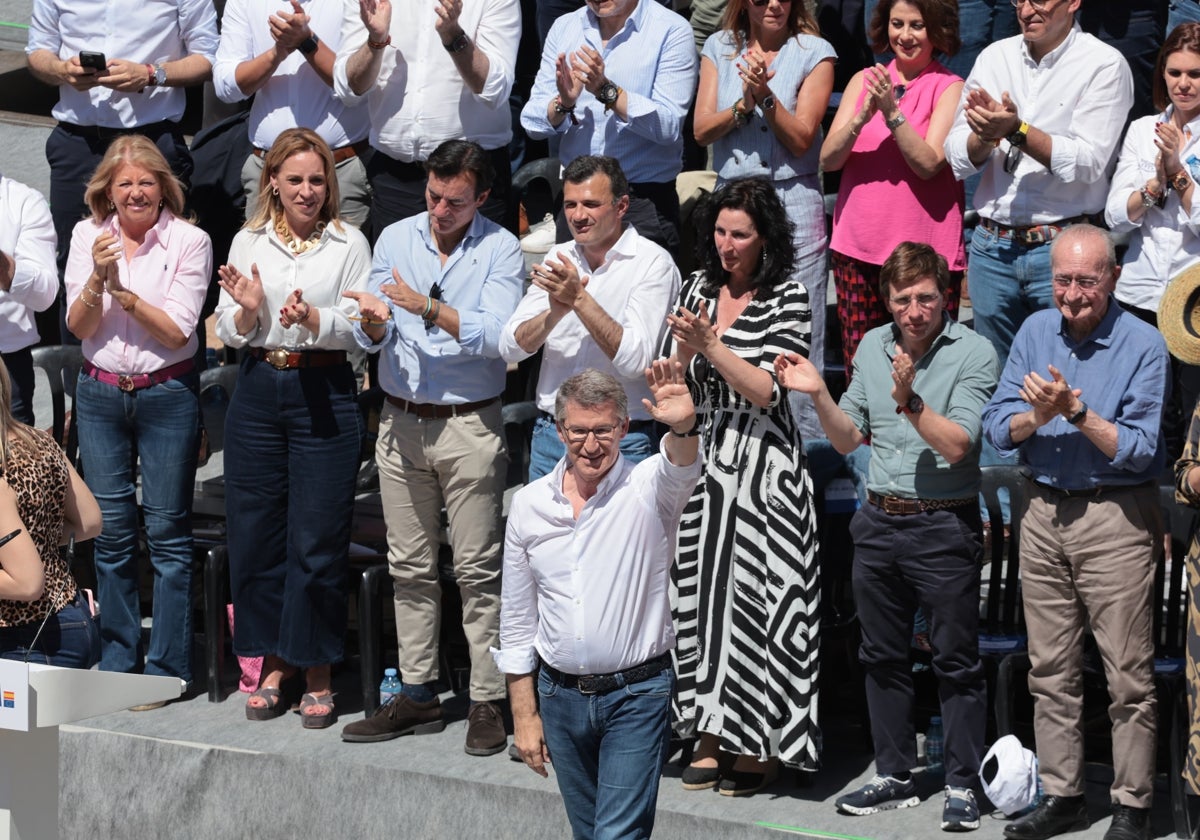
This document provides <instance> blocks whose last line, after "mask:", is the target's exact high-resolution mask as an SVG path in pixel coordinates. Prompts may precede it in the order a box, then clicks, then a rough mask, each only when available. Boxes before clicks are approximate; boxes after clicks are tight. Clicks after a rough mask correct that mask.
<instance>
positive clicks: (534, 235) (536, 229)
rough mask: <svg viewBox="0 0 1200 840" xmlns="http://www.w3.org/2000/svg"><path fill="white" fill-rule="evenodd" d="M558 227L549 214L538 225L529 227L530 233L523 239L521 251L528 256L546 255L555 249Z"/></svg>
mask: <svg viewBox="0 0 1200 840" xmlns="http://www.w3.org/2000/svg"><path fill="white" fill-rule="evenodd" d="M557 235H558V231H557V225H556V223H555V221H554V216H552V215H550V214H549V213H547V214H546V217H545V218H544V219H542V220H541V221H540V222H538V223H537V224H533V225H530V226H529V233H527V234H525V235H524V236H522V237H521V250H522V251H524V252H525V253H526V254H544V253H546V252H547V251H549V250H550V249H551V248H553V247H554V240H555V239H556V238H557Z"/></svg>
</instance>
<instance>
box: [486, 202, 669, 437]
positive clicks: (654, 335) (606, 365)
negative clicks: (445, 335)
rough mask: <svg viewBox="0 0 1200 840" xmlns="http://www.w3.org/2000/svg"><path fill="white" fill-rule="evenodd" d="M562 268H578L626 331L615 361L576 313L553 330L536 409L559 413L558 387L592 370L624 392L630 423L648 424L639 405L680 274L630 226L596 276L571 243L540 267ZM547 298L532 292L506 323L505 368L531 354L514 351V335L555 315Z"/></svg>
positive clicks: (503, 337)
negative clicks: (612, 378)
mask: <svg viewBox="0 0 1200 840" xmlns="http://www.w3.org/2000/svg"><path fill="white" fill-rule="evenodd" d="M547 260H555V261H558V262H562V261H564V260H566V261H568V262H571V263H573V264H574V265H575V268H576V270H577V271H578V272H579V276H580V278H581V279H582V278H583V277H587V278H588V286H587V291H588V294H590V295H591V296H592V297H593V298H595V299H596V303H598V304H600V307H601V308H602V309H603V310H604V311H605V312H607V313H608V315H609V317H611V318H612V319H613V320H615V321H616V322H617V323H619V324H620V325H621V329H622V331H623V333H622V336H621V344H620V346H619V347H618V348H617V355H616V356H615V357H614V358H612V359H610V358H608V356H607V355H605V353H604V351H603V350H601V349H600V345H598V344H596V340H595V339H594V338H592V335H591V333H589V332H588V330H587V327H586V326H584V324H583V322H582V321H580V320H579V316H578V315H576V314H575V313H574V312H571V313H569V314H568V315H567V316H566V317H565V318H563V319H562V320H561V321H559V322H558V324H557V325H555V327H554V329H553V330H551V332H550V335H549V337H547V339H546V343H545V345H544V347H545V350H544V352H543V354H542V369H541V373H540V374H539V375H538V384H537V404H538V408H540V409H541V410H542V411H545V412H547V413H549V414H553V413H554V398H555V396H557V394H558V386H559V385H560V384H562V382H563V381H565V380H566V379H567V378H568V377H570V376H573V375H574V374H576V373H579V372H581V371H584V370H587V369H588V368H595V369H596V370H600V371H604V372H605V373H610V374H612V375H613V376H615V377H616V378H617V379H619V380H620V381H621V384H622V385H624V386H625V393H626V394H627V395H628V396H629V416H630V417H631V418H633V419H634V420H649V419H650V414H649V413H648V412H647V411H646V409H645V407H644V406H643V405H642V399H643V398H645V399H650V389H649V388H648V387H647V386H646V376H645V372H646V368H648V367H650V363H651V362H652V361H654V360H655V359H657V358H658V356H659V348H661V347H662V340H663V336H664V335H666V329H667V313H668V312H669V311H670V310H671V307H672V306H673V305H674V303H675V299H676V298H677V297H679V285H680V276H679V268H678V267H677V266H676V265H675V261H674V260H673V259H671V255H670V254H668V253H667V252H666V251H665V250H663V249H662V248H660V247H659V246H658V245H655V244H654V243H653V242H651V241H650V240H649V239H646V238H644V237H642V236H640V235H639V234H638V232H637V231H636V230H634V228H633V226H632V225H627V226H626V227H625V231H624V232H623V233H622V234H621V238H620V239H618V240H617V242H616V244H615V245H613V247H612V249H611V250H609V252H608V254H607V256H606V258H605V260H604V264H603V265H601V266H598V267H596V268H595V269H593V268H592V267H590V266H589V265H588V264H587V260H586V259H585V258H584V256H583V252H582V251H581V250H580V249H579V248H578V247H576V245H575V243H574V242H567V243H564V244H562V245H556V246H555V247H554V248H553V249H552V250H551V251H550V253H548V254H546V257H545V259H544V260H542V262H546V261H547ZM549 300H550V298H549V296H548V295H547V294H546V292H545V291H543V290H542V289H539V288H538V287H537V286H530V287H529V291H527V292H526V293H525V297H524V298H523V299H522V300H521V303H520V304H519V305H518V306H517V311H516V312H514V313H513V316H512V317H511V318H509V319H508V323H507V324H506V325H505V326H504V332H503V333H502V334H501V336H500V355H501V356H502V357H503V358H504V360H505V361H506V362H519V361H521V360H522V359H527V358H529V357H530V356H532V355H533V353H528V352H526V351H525V350H524V349H523V348H522V347H521V345H520V344H518V343H517V329H518V328H519V327H520V326H521V325H522V324H524V323H525V322H526V321H528V320H529V319H530V318H533V317H535V316H537V315H540V314H541V313H542V312H545V311H546V310H547V309H549V308H550V303H549Z"/></svg>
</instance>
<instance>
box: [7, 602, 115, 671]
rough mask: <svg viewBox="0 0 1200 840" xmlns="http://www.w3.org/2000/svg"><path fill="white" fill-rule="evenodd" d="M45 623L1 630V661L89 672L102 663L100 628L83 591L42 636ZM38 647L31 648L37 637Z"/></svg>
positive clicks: (51, 617)
mask: <svg viewBox="0 0 1200 840" xmlns="http://www.w3.org/2000/svg"><path fill="white" fill-rule="evenodd" d="M41 625H42V622H40V621H34V622H30V623H29V624H21V625H18V626H17V627H0V659H12V660H15V661H17V662H38V663H41V664H43V665H57V666H59V667H61V668H83V669H85V670H86V669H88V668H91V667H92V666H93V665H95V664H96V663H97V662H99V661H100V629H99V628H98V627H97V626H96V622H95V620H93V618H92V613H91V611H90V610H89V609H88V605H87V598H85V597H84V595H83V593H82V592H77V593H76V594H75V600H73V601H72V602H71V603H69V604H67V605H66V606H65V607H63V608H62V609H61V610H59V611H58V612H56V613H55V614H54V615H52V616H50V618H49V620H48V621H47V622H46V626H45V628H44V629H43V630H42V634H41V635H40V636H38V628H39V627H41ZM35 637H36V638H37V646H36V647H34V648H32V649H31V648H30V646H31V645H32V644H33V640H34V638H35Z"/></svg>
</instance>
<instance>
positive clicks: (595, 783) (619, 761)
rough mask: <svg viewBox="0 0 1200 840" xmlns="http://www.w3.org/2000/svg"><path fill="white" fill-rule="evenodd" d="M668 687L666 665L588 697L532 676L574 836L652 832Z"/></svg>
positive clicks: (670, 678) (666, 735)
mask: <svg viewBox="0 0 1200 840" xmlns="http://www.w3.org/2000/svg"><path fill="white" fill-rule="evenodd" d="M674 690H675V673H674V672H673V671H671V670H670V669H669V668H668V669H665V670H663V671H662V672H661V673H659V674H657V675H655V676H653V677H650V678H648V679H645V680H642V681H641V682H636V683H632V684H630V685H626V686H623V687H621V688H618V689H616V690H615V691H610V692H609V693H607V694H590V695H585V694H581V693H580V692H579V691H578V690H577V689H574V688H567V687H565V686H561V685H558V684H557V683H556V682H554V680H553V679H552V678H551V677H550V676H549V675H548V674H547V673H546V670H545V669H544V668H543V669H542V671H541V673H539V674H538V696H539V700H540V706H541V714H542V731H543V735H544V737H545V739H546V746H547V747H548V748H549V749H550V757H551V759H552V760H553V762H554V777H555V778H556V779H557V780H558V789H559V792H560V793H562V798H563V804H564V805H565V806H566V808H567V818H568V819H569V820H570V821H571V830H572V832H573V834H574V836H575V838H576V840H592V838H597V839H598V840H599V839H600V838H602V839H603V840H617V838H644V837H649V836H650V833H651V831H653V829H654V811H655V805H656V803H657V800H658V780H659V777H660V775H661V773H662V765H663V763H664V762H665V761H666V760H667V747H668V744H669V743H670V740H671V695H672V693H673V692H674Z"/></svg>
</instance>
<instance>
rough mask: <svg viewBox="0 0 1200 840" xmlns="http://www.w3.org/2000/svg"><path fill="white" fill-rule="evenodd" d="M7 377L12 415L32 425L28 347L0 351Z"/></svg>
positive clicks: (31, 367) (31, 381) (31, 371)
mask: <svg viewBox="0 0 1200 840" xmlns="http://www.w3.org/2000/svg"><path fill="white" fill-rule="evenodd" d="M0 359H4V366H5V367H6V368H8V378H9V379H10V380H11V381H12V400H11V403H10V405H11V407H12V413H13V417H16V418H17V419H18V420H20V421H21V422H22V423H25V424H26V425H29V426H32V425H33V387H34V382H35V380H34V377H33V352H32V351H31V350H30V348H28V347H22V348H21V349H20V350H14V351H12V352H11V353H0Z"/></svg>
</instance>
